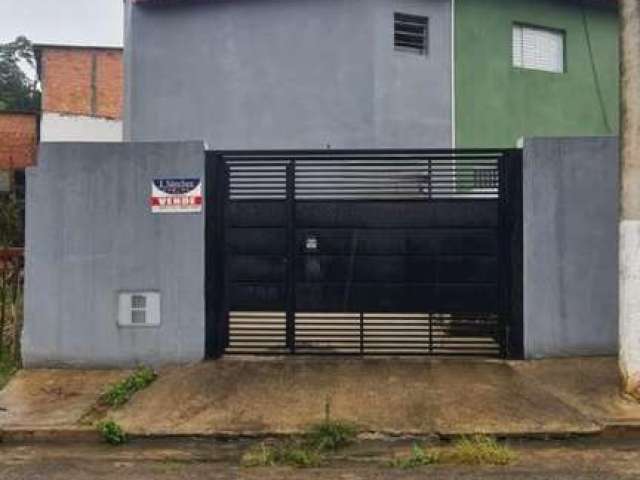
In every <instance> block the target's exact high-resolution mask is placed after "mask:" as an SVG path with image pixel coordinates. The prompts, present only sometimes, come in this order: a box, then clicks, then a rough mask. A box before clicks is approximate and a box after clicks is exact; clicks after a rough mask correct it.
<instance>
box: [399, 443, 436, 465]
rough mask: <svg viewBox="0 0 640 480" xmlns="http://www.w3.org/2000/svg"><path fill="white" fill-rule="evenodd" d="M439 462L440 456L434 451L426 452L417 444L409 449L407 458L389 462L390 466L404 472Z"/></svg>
mask: <svg viewBox="0 0 640 480" xmlns="http://www.w3.org/2000/svg"><path fill="white" fill-rule="evenodd" d="M439 461H440V454H439V453H438V452H437V451H436V450H426V449H425V448H423V447H421V446H420V445H418V444H417V443H414V444H413V446H412V447H411V454H410V455H409V456H408V457H399V458H394V459H393V460H391V466H392V467H394V468H402V469H405V470H408V469H411V468H418V467H422V466H424V465H433V464H434V463H438V462H439Z"/></svg>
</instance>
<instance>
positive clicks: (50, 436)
mask: <svg viewBox="0 0 640 480" xmlns="http://www.w3.org/2000/svg"><path fill="white" fill-rule="evenodd" d="M302 433H303V432H215V433H169V432H164V433H128V434H127V436H128V438H129V439H130V440H134V441H135V440H171V439H175V440H186V439H203V440H205V439H209V440H220V441H233V440H250V439H253V440H260V439H266V438H285V437H288V436H291V435H300V434H302ZM470 435H489V436H492V437H497V438H505V439H532V440H533V439H538V440H551V439H557V440H563V439H568V438H576V437H603V438H615V437H621V436H638V437H640V421H638V422H637V423H636V422H610V423H608V424H606V425H604V426H602V427H599V428H593V429H583V430H566V431H559V430H555V431H543V430H537V431H522V432H513V431H511V432H500V431H494V432H489V431H484V432H462V431H460V432H433V431H431V432H415V431H414V432H397V431H394V432H384V431H380V432H378V431H376V432H373V431H363V432H360V434H359V435H358V437H360V438H361V439H363V440H366V439H368V438H379V439H380V438H388V439H397V438H425V437H435V438H439V439H441V440H445V441H448V440H453V439H455V438H459V437H463V436H470ZM0 442H2V443H14V444H21V443H25V444H27V443H47V442H50V443H64V442H67V443H74V442H75V443H103V442H104V440H103V439H102V436H101V435H100V433H99V432H97V431H96V430H95V429H88V428H9V429H5V430H1V431H0Z"/></svg>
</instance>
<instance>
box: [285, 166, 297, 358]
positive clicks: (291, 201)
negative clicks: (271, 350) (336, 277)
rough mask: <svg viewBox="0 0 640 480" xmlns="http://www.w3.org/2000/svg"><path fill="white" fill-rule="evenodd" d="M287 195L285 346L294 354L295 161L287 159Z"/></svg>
mask: <svg viewBox="0 0 640 480" xmlns="http://www.w3.org/2000/svg"><path fill="white" fill-rule="evenodd" d="M286 195H287V197H286V198H287V200H286V202H287V244H288V248H287V311H286V327H285V328H286V346H287V349H288V350H289V352H291V353H295V352H296V254H297V252H296V161H295V158H289V163H287V177H286Z"/></svg>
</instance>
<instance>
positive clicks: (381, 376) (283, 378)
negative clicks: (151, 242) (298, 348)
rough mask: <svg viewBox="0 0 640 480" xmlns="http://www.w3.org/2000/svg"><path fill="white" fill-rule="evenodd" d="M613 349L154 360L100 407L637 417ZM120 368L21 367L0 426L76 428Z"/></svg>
mask: <svg viewBox="0 0 640 480" xmlns="http://www.w3.org/2000/svg"><path fill="white" fill-rule="evenodd" d="M616 372H617V365H616V360H615V359H614V358H604V359H603V358H600V359H581V360H579V361H578V360H546V361H541V362H503V361H486V360H477V361H475V360H461V359H456V360H453V359H446V360H437V359H436V360H434V359H422V358H421V359H406V358H402V359H397V358H378V359H376V358H367V359H362V358H355V357H353V358H325V357H314V358H303V357H298V358H291V357H287V358H275V359H255V358H241V357H234V358H225V359H222V360H218V361H211V362H204V363H197V364H193V365H188V366H181V367H167V368H164V369H161V370H160V376H159V378H158V379H157V380H156V381H155V382H154V383H153V384H152V385H151V386H150V387H148V388H147V389H146V390H143V391H141V392H138V393H137V394H136V395H135V396H134V397H133V399H132V400H131V401H130V402H129V403H128V404H126V405H125V406H123V407H122V408H120V409H117V410H112V411H110V412H109V416H110V417H112V418H114V419H115V420H116V421H117V422H119V423H120V424H121V425H122V426H123V427H124V428H125V430H126V431H127V432H129V433H131V434H139V435H176V434H182V435H225V434H226V435H254V434H257V435H263V434H272V433H296V432H302V431H304V430H305V429H306V428H307V427H308V426H309V425H310V424H312V423H314V422H318V421H321V420H322V419H323V418H324V415H325V409H326V407H327V406H328V407H329V408H330V412H331V416H332V417H333V418H334V419H342V420H346V421H350V422H353V423H355V424H357V425H358V426H359V427H360V428H361V429H362V430H363V431H368V432H380V433H386V434H416V435H418V434H420V435H426V434H440V435H459V434H469V433H488V434H494V435H519V436H523V435H568V434H586V433H596V432H599V431H601V430H602V428H603V426H605V425H607V423H608V422H611V421H623V422H627V423H628V424H633V423H634V422H635V423H636V424H637V423H638V420H640V406H639V405H638V404H637V403H632V402H629V401H627V400H624V399H622V398H621V397H620V396H619V395H618V393H617V392H618V385H617V383H616V380H615V379H616ZM128 373H129V372H128V371H124V370H113V371H105V370H97V371H96V370H93V371H78V370H26V371H21V372H20V373H18V374H17V375H16V376H15V377H14V378H13V379H12V380H11V382H10V383H9V385H8V386H7V387H6V388H5V389H4V390H3V391H2V392H0V407H3V408H5V409H7V411H5V412H2V413H0V429H1V430H4V431H9V430H13V431H16V430H19V429H21V428H22V429H60V430H64V429H67V430H69V429H74V428H75V429H78V428H85V429H86V428H91V427H89V426H87V425H82V424H81V423H80V419H81V418H82V417H83V415H85V414H86V413H87V412H89V411H90V410H91V409H92V407H93V406H94V405H95V402H96V400H97V399H98V397H99V395H100V393H101V392H102V391H103V390H104V388H105V387H106V386H107V385H109V384H111V383H113V382H115V381H117V380H119V379H121V378H124V377H125V376H126V375H127V374H128Z"/></svg>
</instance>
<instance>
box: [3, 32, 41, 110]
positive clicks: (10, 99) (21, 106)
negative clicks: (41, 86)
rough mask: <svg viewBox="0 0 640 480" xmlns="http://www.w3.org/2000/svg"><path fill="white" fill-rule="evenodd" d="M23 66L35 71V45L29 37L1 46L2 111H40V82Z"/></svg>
mask: <svg viewBox="0 0 640 480" xmlns="http://www.w3.org/2000/svg"><path fill="white" fill-rule="evenodd" d="M21 65H25V66H28V67H30V68H31V69H35V54H34V51H33V45H32V44H31V42H30V41H29V40H28V39H27V37H24V36H19V37H17V38H16V39H15V40H14V41H13V42H9V43H4V44H0V110H27V111H37V110H40V92H39V91H38V82H37V80H31V79H30V78H29V77H28V76H27V74H26V73H25V72H24V70H23V69H22V67H21Z"/></svg>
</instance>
